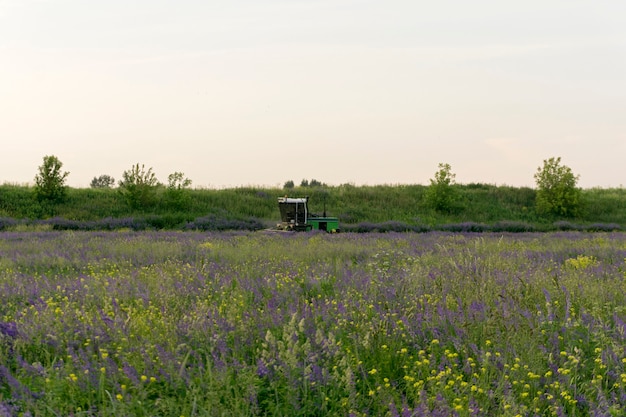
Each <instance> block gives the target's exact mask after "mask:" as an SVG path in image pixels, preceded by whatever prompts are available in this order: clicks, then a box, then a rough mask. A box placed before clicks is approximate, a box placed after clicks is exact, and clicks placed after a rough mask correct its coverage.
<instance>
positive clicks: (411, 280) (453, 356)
mask: <svg viewBox="0 0 626 417" xmlns="http://www.w3.org/2000/svg"><path fill="white" fill-rule="evenodd" d="M625 280H626V234H624V233H595V234H591V233H580V232H567V233H564V232H563V233H551V234H534V233H524V234H467V233H466V234H461V233H457V234H452V233H435V232H431V233H424V234H415V233H407V234H394V233H388V234H375V233H372V234H350V233H348V234H337V235H330V234H328V235H327V234H321V233H311V234H280V233H279V234H268V233H263V232H257V233H249V232H247V233H243V232H237V233H235V232H232V233H201V232H148V231H145V232H51V231H48V232H34V231H31V232H28V231H26V232H3V233H0V416H1V417H4V416H175V417H179V416H185V417H191V416H403V417H408V416H431V415H432V416H623V415H626V283H625Z"/></svg>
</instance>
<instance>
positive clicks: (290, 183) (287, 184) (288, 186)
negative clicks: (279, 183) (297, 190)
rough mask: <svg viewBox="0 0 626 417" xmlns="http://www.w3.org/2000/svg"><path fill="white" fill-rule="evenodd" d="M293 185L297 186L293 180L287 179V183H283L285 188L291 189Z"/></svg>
mask: <svg viewBox="0 0 626 417" xmlns="http://www.w3.org/2000/svg"><path fill="white" fill-rule="evenodd" d="M293 187H295V184H294V183H293V180H289V181H285V184H283V188H284V189H287V190H291V189H292V188H293Z"/></svg>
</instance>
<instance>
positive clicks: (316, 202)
mask: <svg viewBox="0 0 626 417" xmlns="http://www.w3.org/2000/svg"><path fill="white" fill-rule="evenodd" d="M453 187H454V191H455V192H456V193H457V195H458V199H459V201H462V202H463V204H462V205H461V204H458V203H457V205H456V207H455V209H454V210H453V211H452V212H441V211H437V210H435V209H434V208H433V207H431V206H430V205H429V204H427V201H426V197H425V195H426V193H427V191H428V189H429V187H428V186H425V185H420V184H415V185H375V186H355V185H351V184H343V185H340V186H330V187H327V188H314V189H311V188H301V187H294V188H293V189H292V190H290V191H289V195H290V196H293V197H299V196H306V195H309V196H310V197H311V199H310V200H309V209H310V210H311V212H312V213H316V214H321V213H322V212H323V210H324V199H326V211H327V213H328V215H329V216H336V217H339V219H340V222H341V223H342V228H343V226H348V225H355V226H356V225H358V224H359V223H363V222H367V223H371V224H382V223H385V222H401V223H406V224H407V225H413V226H419V227H420V228H422V226H427V227H428V228H431V229H436V228H438V227H439V226H441V225H449V224H455V223H465V222H473V223H476V224H486V225H490V226H494V225H503V224H506V225H511V224H514V223H515V224H518V225H521V226H523V227H521V229H528V228H530V227H528V226H529V225H530V226H533V227H532V229H533V230H547V229H553V226H555V225H556V223H554V220H551V219H549V218H546V217H539V216H538V215H537V213H536V211H535V210H534V205H535V197H536V193H537V191H536V190H535V189H533V188H530V187H522V188H517V187H509V186H496V185H491V184H468V185H463V184H455V185H454V186H453ZM184 192H185V193H186V195H187V196H188V197H189V199H188V200H186V202H185V204H183V205H181V206H180V207H177V206H176V205H175V204H168V203H167V186H166V187H163V188H159V187H158V186H157V188H156V194H155V196H154V198H155V199H156V201H157V202H159V201H160V202H161V204H156V203H154V204H153V205H151V206H149V207H140V208H141V209H142V210H141V212H139V211H138V210H137V209H135V208H133V207H132V206H130V205H129V203H128V200H127V198H126V196H125V195H124V194H123V193H122V192H120V190H118V189H110V188H83V189H81V188H71V187H68V189H67V196H66V198H65V199H64V200H63V202H60V203H58V204H55V205H54V216H57V217H61V218H64V219H69V220H75V221H100V220H103V219H107V218H113V219H122V218H137V217H138V216H140V217H142V218H145V217H146V216H152V215H154V216H169V215H173V216H175V217H178V214H184V217H188V218H192V219H197V218H200V217H205V216H208V215H215V216H217V217H218V218H223V219H237V220H246V219H249V218H251V217H253V218H256V219H261V220H262V221H263V222H264V223H265V224H266V225H267V227H272V226H274V225H275V224H276V222H277V219H280V213H279V212H278V207H277V204H276V199H277V198H278V197H282V196H284V195H285V190H284V189H283V188H256V187H237V188H228V189H219V190H214V189H184ZM33 193H34V192H33V188H32V187H28V186H18V185H11V184H4V185H2V184H0V218H1V217H5V218H7V217H10V218H14V219H41V218H46V217H50V216H51V214H50V213H49V212H46V211H45V210H44V209H43V204H42V203H40V202H39V201H37V200H36V199H34V198H33ZM581 194H582V196H581V199H582V200H583V201H584V204H585V210H584V211H580V212H579V214H578V216H576V217H574V218H572V219H568V222H569V223H570V224H571V228H570V230H582V229H589V226H591V225H594V224H596V225H599V226H600V227H598V230H608V229H606V228H603V227H602V224H613V225H621V227H622V228H626V189H622V188H613V189H597V188H594V189H589V190H582V191H581ZM159 199H160V200H159ZM185 199H187V197H185ZM507 227H508V226H507ZM618 228H619V226H618ZM346 230H347V228H346ZM612 230H615V228H613V229H612Z"/></svg>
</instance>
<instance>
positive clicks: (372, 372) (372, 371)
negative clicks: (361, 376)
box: [368, 368, 378, 375]
mask: <svg viewBox="0 0 626 417" xmlns="http://www.w3.org/2000/svg"><path fill="white" fill-rule="evenodd" d="M376 372H378V371H377V370H376V368H372V370H371V371H369V372H368V374H370V375H374V374H375V373H376Z"/></svg>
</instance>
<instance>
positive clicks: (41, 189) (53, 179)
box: [35, 155, 69, 202]
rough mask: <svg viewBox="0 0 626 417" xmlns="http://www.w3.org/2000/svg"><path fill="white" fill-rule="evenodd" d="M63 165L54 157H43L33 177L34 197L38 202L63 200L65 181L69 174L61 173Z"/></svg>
mask: <svg viewBox="0 0 626 417" xmlns="http://www.w3.org/2000/svg"><path fill="white" fill-rule="evenodd" d="M62 167H63V163H62V162H61V161H60V160H59V158H57V157H56V156H54V155H48V156H44V157H43V164H42V165H41V166H40V167H39V173H38V174H37V175H36V176H35V195H36V196H37V199H38V200H39V201H49V202H60V201H62V200H63V199H64V198H65V195H66V186H65V179H66V178H67V176H68V175H69V172H62V171H61V168H62Z"/></svg>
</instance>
